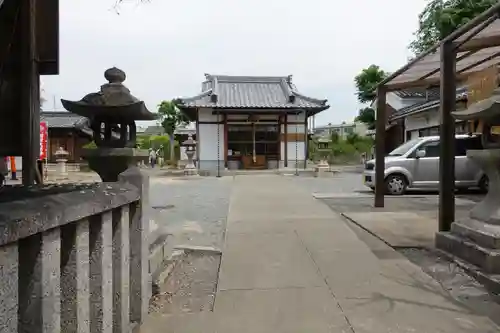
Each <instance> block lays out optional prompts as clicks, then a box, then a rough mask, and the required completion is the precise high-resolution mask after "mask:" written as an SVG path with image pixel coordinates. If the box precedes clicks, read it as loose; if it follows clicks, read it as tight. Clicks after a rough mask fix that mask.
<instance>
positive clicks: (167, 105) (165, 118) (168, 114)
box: [158, 101, 189, 161]
mask: <svg viewBox="0 0 500 333" xmlns="http://www.w3.org/2000/svg"><path fill="white" fill-rule="evenodd" d="M158 114H159V116H160V122H161V126H162V127H163V129H164V130H165V133H166V134H167V135H168V137H169V142H170V161H173V160H174V159H175V151H174V149H175V138H174V132H175V130H176V129H177V128H178V127H179V126H182V125H186V124H187V123H188V122H189V121H188V119H187V117H186V116H185V115H184V113H182V111H181V110H179V108H178V107H177V106H176V103H175V101H163V102H161V103H160V105H158Z"/></svg>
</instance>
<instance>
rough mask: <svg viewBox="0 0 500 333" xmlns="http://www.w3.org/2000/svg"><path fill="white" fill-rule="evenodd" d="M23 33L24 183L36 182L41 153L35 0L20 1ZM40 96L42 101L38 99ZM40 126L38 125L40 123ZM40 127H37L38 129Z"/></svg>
mask: <svg viewBox="0 0 500 333" xmlns="http://www.w3.org/2000/svg"><path fill="white" fill-rule="evenodd" d="M20 1H21V12H20V15H21V16H20V22H19V23H20V29H21V30H20V33H21V41H22V45H21V54H20V58H21V62H22V66H21V90H22V102H21V106H20V112H21V117H22V134H21V140H22V141H23V153H22V157H23V170H22V174H23V184H24V185H32V184H34V182H35V178H36V160H37V157H38V155H39V153H40V125H39V121H40V99H39V76H38V70H37V66H36V62H35V52H36V45H35V42H36V37H35V15H34V13H35V11H34V8H35V7H34V6H35V0H20ZM37 98H38V100H37ZM37 124H38V126H37V127H36V125H37ZM35 127H36V128H35Z"/></svg>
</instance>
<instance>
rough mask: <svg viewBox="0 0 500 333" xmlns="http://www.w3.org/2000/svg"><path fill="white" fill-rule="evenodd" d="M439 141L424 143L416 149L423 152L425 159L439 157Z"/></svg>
mask: <svg viewBox="0 0 500 333" xmlns="http://www.w3.org/2000/svg"><path fill="white" fill-rule="evenodd" d="M439 146H440V145H439V141H431V142H427V143H424V144H423V145H422V146H420V147H419V148H418V149H419V150H420V149H422V150H425V157H439Z"/></svg>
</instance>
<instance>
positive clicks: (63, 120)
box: [40, 111, 87, 128]
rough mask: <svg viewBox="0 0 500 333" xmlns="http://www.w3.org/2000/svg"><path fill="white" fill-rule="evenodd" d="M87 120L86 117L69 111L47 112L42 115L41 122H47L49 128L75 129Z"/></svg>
mask: <svg viewBox="0 0 500 333" xmlns="http://www.w3.org/2000/svg"><path fill="white" fill-rule="evenodd" d="M86 120H87V119H86V118H85V117H82V116H79V115H76V114H74V113H71V112H67V111H57V112H56V111H52V112H50V111H45V112H41V113H40V121H46V122H47V124H48V125H49V128H75V127H77V126H78V125H80V124H82V123H84V122H85V121H86Z"/></svg>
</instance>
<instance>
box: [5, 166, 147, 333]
mask: <svg viewBox="0 0 500 333" xmlns="http://www.w3.org/2000/svg"><path fill="white" fill-rule="evenodd" d="M128 176H130V177H127V175H125V178H126V179H127V180H128V182H129V184H126V183H123V182H122V183H107V184H95V185H91V186H89V187H85V186H84V187H82V188H80V189H78V188H73V187H72V188H69V187H68V189H69V191H66V189H60V190H57V191H61V192H59V193H56V194H46V193H43V194H44V195H42V196H41V197H29V198H28V199H24V200H17V201H12V202H6V203H0V208H1V211H2V214H0V333H21V332H22V333H33V332H34V333H38V332H39V333H52V332H53V333H61V332H64V333H90V332H95V333H97V332H107V333H112V332H113V333H122V332H130V330H131V328H132V325H131V324H140V323H141V322H142V321H143V320H144V317H145V315H146V314H147V310H148V307H147V306H148V302H149V293H150V291H149V288H148V285H149V274H148V273H149V272H148V270H147V268H148V266H147V265H148V259H149V258H148V252H147V251H146V254H145V256H144V254H143V252H141V251H142V250H141V249H142V247H143V246H145V247H146V250H147V249H148V245H149V244H148V242H147V232H148V228H147V227H148V223H147V222H148V220H147V216H148V215H147V214H148V213H147V210H144V212H143V208H142V207H143V206H144V205H142V204H141V197H140V196H139V191H138V188H140V189H142V190H143V191H144V190H146V192H144V193H147V186H148V181H147V177H146V178H145V180H144V179H143V178H142V175H141V174H140V173H139V175H138V176H137V175H136V174H135V172H134V170H132V171H131V173H130V174H129V175H128ZM136 176H137V177H136ZM131 184H135V186H132V185H131ZM140 184H143V185H142V187H141V186H139V185H140ZM146 200H147V194H146ZM40 207H43V209H42V210H41V209H40ZM146 207H147V205H146ZM5 212H8V213H5ZM129 233H130V235H129ZM131 244H132V246H131ZM141 255H142V256H141ZM131 257H132V259H133V263H134V265H135V266H134V267H133V268H131V267H130V265H129V264H130V258H131ZM130 281H131V282H132V283H130ZM131 293H132V294H131ZM130 302H133V303H132V304H136V306H135V307H132V309H131V308H130ZM131 321H135V323H132V322H131Z"/></svg>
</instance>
